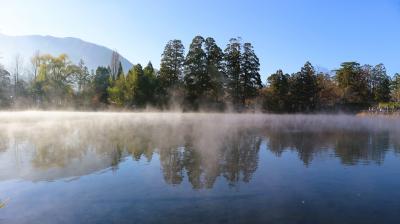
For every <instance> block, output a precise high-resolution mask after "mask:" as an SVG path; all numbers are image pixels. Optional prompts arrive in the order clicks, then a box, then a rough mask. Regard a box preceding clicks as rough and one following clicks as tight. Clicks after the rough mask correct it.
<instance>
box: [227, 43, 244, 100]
mask: <svg viewBox="0 0 400 224" xmlns="http://www.w3.org/2000/svg"><path fill="white" fill-rule="evenodd" d="M240 65H241V43H240V38H232V39H230V40H229V44H228V45H227V47H226V49H225V66H226V67H225V71H226V74H227V92H228V94H229V97H230V99H231V100H232V103H233V104H234V105H235V106H238V105H239V103H240V102H241V94H242V88H241V80H240V74H241V68H240Z"/></svg>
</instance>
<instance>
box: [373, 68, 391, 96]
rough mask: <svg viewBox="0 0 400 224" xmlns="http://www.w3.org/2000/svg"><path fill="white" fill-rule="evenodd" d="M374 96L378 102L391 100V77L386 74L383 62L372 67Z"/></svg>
mask: <svg viewBox="0 0 400 224" xmlns="http://www.w3.org/2000/svg"><path fill="white" fill-rule="evenodd" d="M371 80H372V96H373V99H374V101H375V102H376V103H379V102H388V101H389V100H390V77H389V76H388V75H387V74H386V68H385V66H384V65H383V64H378V65H376V66H375V67H374V68H373V69H372V73H371Z"/></svg>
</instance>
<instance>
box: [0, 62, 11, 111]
mask: <svg viewBox="0 0 400 224" xmlns="http://www.w3.org/2000/svg"><path fill="white" fill-rule="evenodd" d="M10 96H11V82H10V73H9V72H8V71H7V70H5V69H4V68H3V66H1V65H0V106H2V107H5V106H9V105H10V103H11V98H10Z"/></svg>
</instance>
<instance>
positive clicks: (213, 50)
mask: <svg viewBox="0 0 400 224" xmlns="http://www.w3.org/2000/svg"><path fill="white" fill-rule="evenodd" d="M204 48H205V53H206V55H207V73H208V75H209V77H210V81H211V95H212V96H213V97H214V100H215V102H219V101H221V100H222V99H223V96H224V89H225V81H226V77H225V71H224V63H223V60H224V53H223V52H222V50H221V48H220V47H218V45H217V44H216V42H215V40H214V39H213V38H211V37H208V38H207V39H206V40H205V42H204Z"/></svg>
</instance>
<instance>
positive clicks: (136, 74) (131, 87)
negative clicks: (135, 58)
mask: <svg viewBox="0 0 400 224" xmlns="http://www.w3.org/2000/svg"><path fill="white" fill-rule="evenodd" d="M143 76H144V73H143V69H142V66H141V65H140V64H137V65H134V66H133V68H132V69H131V70H129V72H128V74H127V76H126V80H125V94H124V95H125V100H126V103H127V104H128V105H129V106H140V105H142V104H143V101H144V96H143V93H142V90H141V89H140V87H141V86H140V82H141V81H142V80H143Z"/></svg>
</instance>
